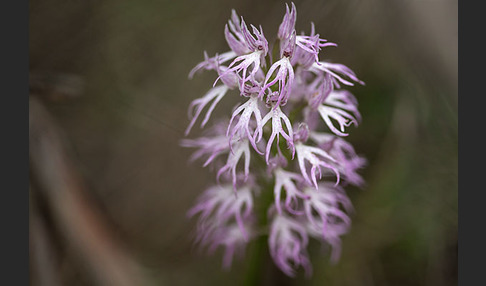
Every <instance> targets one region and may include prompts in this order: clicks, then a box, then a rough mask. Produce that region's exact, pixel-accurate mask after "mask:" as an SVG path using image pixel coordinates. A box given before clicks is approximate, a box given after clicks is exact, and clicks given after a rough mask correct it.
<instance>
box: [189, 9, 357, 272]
mask: <svg viewBox="0 0 486 286" xmlns="http://www.w3.org/2000/svg"><path fill="white" fill-rule="evenodd" d="M296 16H297V12H296V8H295V5H294V4H293V3H292V4H291V8H289V6H288V5H286V13H285V16H284V18H283V21H282V23H281V24H280V26H279V29H278V35H277V39H276V41H275V43H274V44H273V46H269V44H268V41H267V39H266V37H265V35H264V33H263V29H262V27H261V26H260V27H258V28H257V27H255V26H253V25H250V28H248V26H247V24H246V23H245V21H244V20H243V18H242V17H241V18H240V17H239V16H238V15H237V14H236V11H235V10H232V13H231V18H230V19H229V21H228V23H227V24H226V26H225V29H224V35H225V38H226V41H227V43H228V45H229V47H230V51H228V52H225V53H222V54H216V55H215V56H213V57H209V56H208V54H207V53H206V52H204V61H203V62H201V63H199V64H198V65H197V66H196V67H195V68H194V69H193V70H192V71H191V72H190V74H189V77H190V78H192V77H193V76H194V75H195V74H196V73H197V72H199V71H201V70H213V71H216V73H217V78H216V79H215V82H214V84H213V87H212V88H211V89H210V90H209V91H208V92H207V93H206V94H205V95H204V96H203V97H201V98H198V99H195V100H194V101H192V102H191V104H190V106H189V117H190V123H189V126H188V127H187V129H186V133H185V134H186V136H187V135H188V134H189V133H190V131H191V129H192V128H193V126H194V125H195V123H196V121H197V120H198V118H199V117H200V116H201V114H202V113H203V110H204V109H206V107H208V108H207V110H206V112H205V115H204V118H203V119H202V122H201V123H200V125H201V127H205V126H206V124H207V123H208V122H209V120H210V117H211V114H212V112H213V110H214V109H215V108H216V106H217V104H218V103H219V102H220V101H221V100H222V99H223V97H225V96H226V95H227V94H229V93H230V92H231V91H234V90H236V91H238V92H239V94H237V95H238V96H239V98H241V99H243V100H244V102H243V103H241V104H239V105H238V106H237V107H236V108H235V109H234V111H233V113H232V115H231V117H230V119H229V120H228V119H226V120H218V121H217V122H216V123H215V124H214V126H213V127H212V128H209V129H208V130H207V131H206V133H205V135H204V136H203V137H200V138H197V139H184V140H183V141H182V143H181V144H182V145H183V146H184V147H191V148H197V151H196V152H195V153H194V154H193V155H192V159H194V160H195V159H203V161H204V166H212V167H213V168H214V169H215V171H216V179H217V183H216V184H215V185H214V186H212V187H210V188H208V189H207V190H206V191H205V192H204V193H203V194H202V195H201V196H200V197H199V200H198V201H197V203H196V205H195V206H194V207H193V208H192V209H190V210H189V213H188V214H189V216H194V215H197V214H198V215H199V217H198V223H197V235H196V242H198V243H200V244H201V245H202V246H207V247H208V249H209V250H210V251H214V250H215V249H217V248H218V247H219V246H223V247H224V248H225V255H224V259H223V266H224V267H226V268H227V267H229V266H230V265H231V262H232V260H233V256H234V255H235V254H238V253H242V252H243V251H244V249H245V246H246V245H247V244H248V242H249V241H251V240H252V239H255V238H256V237H258V236H261V235H268V245H269V250H270V254H271V257H272V258H273V260H274V262H275V264H276V265H277V266H278V267H279V268H280V269H281V270H282V271H283V272H284V273H285V274H287V275H289V276H294V275H295V271H296V268H298V267H299V266H302V267H303V269H304V270H305V272H306V274H307V275H310V274H311V272H312V267H311V263H310V260H309V257H308V253H307V246H308V243H309V238H314V239H317V240H320V241H322V242H324V243H326V244H327V245H330V246H331V247H332V252H331V260H332V261H337V259H339V254H340V245H341V240H340V236H341V235H343V234H345V233H346V232H347V231H348V229H349V227H350V223H351V221H350V218H349V216H348V213H349V212H350V211H352V205H351V202H350V200H349V199H348V197H347V196H346V193H345V191H344V189H343V187H344V186H346V185H349V184H350V185H355V186H358V187H362V186H363V185H364V180H363V179H362V177H361V176H360V175H359V174H358V170H359V169H361V168H363V167H364V166H365V164H366V160H365V159H364V158H363V157H361V156H358V155H357V154H356V152H355V150H354V148H353V146H352V145H351V144H350V143H348V142H346V141H345V140H344V139H343V137H345V136H347V135H348V134H347V133H346V130H345V129H346V127H349V126H350V125H355V126H357V125H358V124H359V123H360V121H361V115H360V113H359V111H358V108H357V105H358V104H357V100H356V98H355V97H354V96H353V95H352V94H351V93H350V92H348V91H346V90H344V89H342V86H353V85H354V84H355V83H360V84H364V83H363V82H362V81H360V80H359V79H358V78H357V77H356V75H355V73H354V72H353V71H352V70H351V69H349V68H348V67H346V66H344V65H342V64H336V63H331V62H325V61H320V60H319V53H320V51H321V50H322V49H323V48H325V47H329V46H336V44H334V43H331V42H328V41H327V40H324V39H322V38H320V36H319V34H316V33H315V31H314V30H315V29H314V25H313V24H311V30H310V34H309V35H305V34H304V33H301V34H300V35H298V34H297V33H296V30H295V23H296ZM270 48H272V51H273V52H269V51H270ZM322 128H324V129H325V130H328V131H327V132H326V131H325V130H324V131H318V130H319V129H322ZM254 158H255V159H254ZM264 192H268V193H272V196H273V197H272V199H271V200H267V201H265V199H264V197H268V196H263V195H262V193H264ZM258 206H259V207H260V208H263V210H264V211H263V216H264V217H265V219H264V220H262V219H259V217H258V216H259V215H258V214H257V212H256V210H257V209H258ZM260 216H262V214H260ZM262 221H264V223H262Z"/></svg>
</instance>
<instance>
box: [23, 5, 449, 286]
mask: <svg viewBox="0 0 486 286" xmlns="http://www.w3.org/2000/svg"><path fill="white" fill-rule="evenodd" d="M296 6H297V10H298V16H297V29H298V30H306V31H308V30H309V29H310V27H308V26H303V25H304V24H305V25H307V23H308V22H309V21H313V22H314V23H315V25H316V31H317V32H318V33H319V34H320V35H321V36H322V37H323V38H325V39H327V40H329V41H331V42H335V43H337V44H338V45H339V49H333V48H327V49H326V50H325V52H324V56H323V57H326V53H328V55H329V59H333V60H335V61H336V62H340V63H344V64H346V65H348V66H349V67H350V68H352V69H353V70H354V71H355V72H356V73H357V75H358V76H359V78H360V79H362V80H364V81H365V82H366V86H364V87H361V86H358V87H354V88H352V89H351V92H353V94H354V95H356V97H357V98H358V100H359V103H360V106H359V107H360V111H361V114H362V115H363V123H362V125H361V126H360V127H359V128H357V129H351V130H350V136H349V138H348V139H349V141H350V142H352V143H353V145H354V146H355V147H356V150H357V152H358V153H360V154H364V155H365V156H366V157H367V158H368V160H369V166H368V167H367V168H366V169H365V170H364V172H363V174H364V177H365V179H366V181H367V183H368V184H367V187H366V188H365V189H364V190H358V189H348V194H349V195H350V196H351V199H352V201H353V202H354V205H355V209H356V211H355V213H354V214H353V215H352V218H353V227H352V230H351V232H350V233H349V234H347V235H346V236H345V237H344V240H343V253H342V258H341V260H340V262H339V263H338V264H336V265H330V264H329V262H328V260H329V257H328V256H322V255H321V253H320V252H321V251H326V249H322V248H321V246H320V245H317V244H315V245H311V247H312V248H311V250H312V251H311V259H313V264H314V275H313V277H312V279H310V280H306V279H304V278H303V277H302V276H303V275H299V278H297V279H295V280H291V279H289V278H286V277H284V276H283V275H282V274H281V273H279V272H278V270H276V269H275V267H274V266H273V265H272V263H271V261H270V260H268V256H266V258H265V259H267V261H266V262H265V263H264V264H263V267H264V273H265V275H264V277H263V280H262V285H329V286H331V285H456V284H457V155H458V151H457V142H458V137H457V134H458V133H457V124H458V118H457V105H458V103H457V100H458V98H457V1H447V0H444V1H438V0H437V1H388V0H373V1H337V0H336V1H317V0H316V1H296ZM232 8H235V9H236V10H237V12H238V13H239V14H240V15H243V16H244V17H245V21H246V22H247V23H253V24H261V25H262V26H264V27H267V29H273V30H272V31H269V32H268V34H269V35H270V34H274V32H276V31H277V29H278V24H279V23H280V21H281V15H282V14H283V12H284V11H285V5H284V2H280V1H266V2H264V3H262V2H261V1H222V0H219V1H216V0H214V1H113V0H112V1H58V0H48V1H31V2H30V8H29V9H30V11H29V13H30V31H29V38H30V40H29V49H30V55H29V56H30V71H31V72H35V73H38V74H39V73H40V74H42V73H48V72H56V73H67V74H75V75H77V76H79V77H81V78H82V79H83V82H84V90H83V94H82V95H81V96H79V97H78V98H76V99H72V100H69V101H57V102H52V101H50V102H46V104H47V108H48V110H49V111H50V112H51V113H52V115H53V116H54V118H55V119H56V120H57V123H58V124H59V125H60V127H61V128H62V129H63V130H64V132H65V133H66V135H67V138H68V142H67V143H68V144H69V147H70V148H72V150H73V151H74V156H75V159H76V164H77V167H78V168H79V169H80V170H81V173H82V175H83V176H84V179H85V180H86V181H87V182H88V183H89V186H90V191H91V192H92V193H91V195H92V196H93V197H94V198H96V200H97V201H99V204H100V206H101V207H102V209H103V211H104V213H105V214H106V216H107V217H108V218H109V219H110V221H111V223H112V224H113V225H114V226H115V228H116V229H117V235H118V236H119V237H120V238H121V239H122V240H123V241H124V242H125V243H126V244H127V245H128V246H129V249H130V250H131V251H132V253H133V254H134V256H135V258H136V259H137V260H138V261H140V263H141V264H142V265H143V266H144V267H145V270H146V272H147V275H149V276H151V277H152V278H153V280H154V281H155V282H156V284H157V285H228V283H233V284H234V283H235V281H243V280H244V276H245V273H246V271H247V269H248V268H249V265H248V264H249V263H250V258H251V253H252V250H253V246H252V245H250V249H249V252H248V253H247V254H248V255H247V256H246V257H245V258H244V259H243V260H240V261H236V262H235V263H234V265H233V268H232V270H230V271H229V272H225V271H223V270H221V255H220V254H221V253H220V252H218V253H217V255H214V256H206V255H203V254H201V253H199V252H198V251H197V248H194V247H193V245H192V242H191V239H192V237H191V235H192V229H193V223H194V221H191V220H188V219H187V217H186V210H187V209H188V208H189V207H190V205H191V204H192V203H193V201H194V200H195V198H196V196H197V195H198V194H199V193H200V192H201V191H203V189H204V187H205V186H207V185H208V184H210V182H211V181H212V179H213V178H212V177H211V176H212V175H211V174H210V173H209V172H208V171H207V170H205V169H203V168H200V166H198V165H197V164H196V165H190V164H188V162H187V160H188V158H189V152H190V150H185V149H183V148H181V147H180V146H179V140H180V139H181V138H182V137H183V130H184V129H185V127H186V125H187V123H188V119H187V116H186V114H187V112H186V107H187V106H188V103H189V102H190V101H191V100H192V99H194V98H196V97H200V96H201V95H202V94H204V93H205V92H206V90H207V88H208V86H207V83H208V82H212V80H214V78H215V75H213V74H210V73H206V74H200V75H197V76H196V77H195V79H193V80H191V81H189V80H188V79H187V74H188V72H189V71H190V69H191V68H192V67H193V66H194V65H195V64H197V63H198V62H199V61H200V60H202V59H203V51H204V50H207V51H208V53H209V54H210V55H211V54H214V53H216V52H218V51H224V50H227V47H226V43H225V41H224V36H223V29H224V24H225V23H226V21H227V19H228V18H229V16H230V12H231V9H232ZM266 34H267V33H266ZM323 59H324V58H323ZM228 98H229V97H228ZM237 102H238V98H234V99H228V100H226V99H225V100H224V102H222V103H221V104H222V106H223V107H219V108H216V110H215V113H216V117H218V116H219V115H220V114H217V113H218V111H219V110H227V109H228V108H231V107H232V106H233V105H234V104H235V103H237ZM195 131H196V129H195ZM58 243H59V244H60V245H61V246H62V245H63V241H58ZM68 253H69V252H68ZM61 261H62V267H61V268H60V272H61V276H62V281H64V282H65V283H66V285H90V280H89V279H87V278H83V277H85V276H86V275H85V274H86V273H85V272H86V269H85V268H84V267H83V266H82V265H80V263H79V261H78V260H77V259H76V258H75V257H74V258H73V257H71V256H69V255H66V257H65V258H63V259H62V260H61ZM32 284H33V285H36V284H35V281H33V283H32Z"/></svg>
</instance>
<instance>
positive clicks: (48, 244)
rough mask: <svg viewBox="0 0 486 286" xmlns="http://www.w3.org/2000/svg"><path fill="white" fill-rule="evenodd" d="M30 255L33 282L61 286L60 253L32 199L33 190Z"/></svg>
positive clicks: (30, 194)
mask: <svg viewBox="0 0 486 286" xmlns="http://www.w3.org/2000/svg"><path fill="white" fill-rule="evenodd" d="M31 188H32V187H31ZM29 253H30V257H31V265H30V269H31V271H30V272H31V273H32V276H33V278H31V280H32V281H36V284H37V285H39V286H60V285H61V281H60V277H59V273H56V268H57V266H58V265H57V263H58V260H57V258H58V253H56V250H55V249H54V245H53V241H52V237H51V236H50V235H49V230H48V229H47V225H46V222H45V221H44V219H43V218H42V216H41V215H40V213H39V210H38V206H37V205H36V202H35V199H34V198H33V197H32V189H31V190H30V191H29Z"/></svg>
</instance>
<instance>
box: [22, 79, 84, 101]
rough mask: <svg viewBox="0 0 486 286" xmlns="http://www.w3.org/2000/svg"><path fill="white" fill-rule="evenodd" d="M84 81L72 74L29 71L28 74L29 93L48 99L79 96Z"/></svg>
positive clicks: (65, 98) (59, 99)
mask: <svg viewBox="0 0 486 286" xmlns="http://www.w3.org/2000/svg"><path fill="white" fill-rule="evenodd" d="M83 90H84V82H83V80H82V78H81V77H79V76H77V75H73V74H64V73H46V72H42V73H41V72H31V73H30V74H29V91H30V95H31V96H32V95H33V96H38V97H40V98H43V99H47V100H48V101H61V100H68V99H73V98H77V97H79V96H81V94H82V93H83Z"/></svg>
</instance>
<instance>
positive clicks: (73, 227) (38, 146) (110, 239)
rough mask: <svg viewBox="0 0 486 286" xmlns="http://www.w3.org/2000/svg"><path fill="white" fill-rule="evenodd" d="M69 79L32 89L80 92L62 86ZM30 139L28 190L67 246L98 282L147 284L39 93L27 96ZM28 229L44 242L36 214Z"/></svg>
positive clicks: (67, 92) (36, 83) (59, 92)
mask: <svg viewBox="0 0 486 286" xmlns="http://www.w3.org/2000/svg"><path fill="white" fill-rule="evenodd" d="M61 78H62V79H63V80H65V79H66V78H64V77H61ZM38 79H39V78H36V80H38ZM58 79H59V78H58ZM61 81H62V80H61ZM73 82H76V80H75V81H71V80H67V81H66V82H65V83H68V84H66V85H62V84H61V87H59V88H57V87H54V86H53V85H51V84H39V82H35V83H34V84H33V85H34V88H33V89H34V90H36V92H38V95H39V94H42V93H40V92H39V91H40V90H42V88H38V87H43V88H44V87H46V88H47V89H46V90H49V91H50V92H51V95H50V96H47V98H52V97H51V96H52V95H53V94H54V95H61V97H59V96H55V97H54V99H59V98H65V97H66V96H73V95H75V94H79V93H77V91H76V90H75V89H71V88H67V87H68V86H70V84H72V83H73ZM35 86H37V87H35ZM71 87H72V86H71ZM31 90H32V88H31ZM44 98H45V97H44ZM29 141H30V143H29V157H30V169H31V176H32V179H31V180H33V182H35V184H36V188H34V189H32V190H33V191H36V192H39V193H38V194H36V195H38V196H40V197H42V198H43V200H45V204H46V206H47V208H48V210H49V212H50V214H51V215H52V220H53V224H54V226H55V228H56V229H57V230H58V232H59V233H60V234H61V235H62V236H63V237H62V238H63V239H64V240H65V241H66V243H67V246H68V247H70V248H72V249H74V252H75V253H76V254H77V255H78V256H79V257H80V258H81V261H82V262H84V264H86V265H87V266H88V269H89V270H90V271H91V273H92V274H93V276H94V278H95V280H96V281H97V282H98V284H99V285H116V286H124V285H127V286H128V285H146V281H144V277H143V275H142V269H141V268H140V265H139V264H137V263H136V261H135V260H134V259H132V257H130V255H129V254H128V253H127V251H126V250H125V249H124V247H123V246H122V243H121V241H119V240H118V239H117V238H116V236H115V234H114V231H113V229H112V228H111V226H110V225H109V224H108V223H107V220H106V219H105V217H104V215H103V213H102V212H100V210H99V209H98V208H96V204H94V202H93V201H91V200H90V198H89V196H87V194H88V191H87V190H88V188H87V187H86V185H85V182H84V181H83V179H82V177H81V175H80V174H79V172H78V170H77V169H76V167H75V165H74V164H73V162H72V161H71V159H70V157H69V156H68V152H66V148H65V146H64V141H63V138H62V136H61V130H60V129H59V128H58V127H57V125H56V124H55V122H54V120H53V118H52V117H51V116H50V114H49V113H48V112H47V110H46V109H45V107H44V106H43V104H42V103H41V102H40V101H39V100H38V98H37V97H32V96H31V97H30V100H29ZM33 197H35V196H33ZM31 198H32V197H31ZM30 231H31V234H32V235H33V236H34V237H33V238H34V240H33V242H35V241H39V244H40V245H39V247H44V246H43V245H44V244H45V243H41V242H42V240H43V238H42V237H43V234H42V231H43V228H42V227H41V226H40V225H39V224H38V220H36V219H33V220H32V224H31V230H30ZM46 271H47V270H46ZM50 285H55V284H50Z"/></svg>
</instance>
